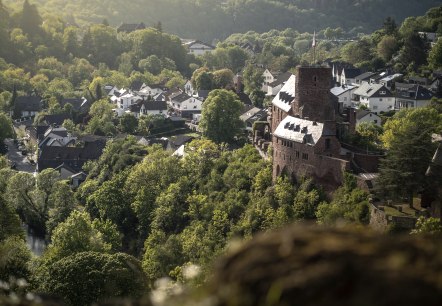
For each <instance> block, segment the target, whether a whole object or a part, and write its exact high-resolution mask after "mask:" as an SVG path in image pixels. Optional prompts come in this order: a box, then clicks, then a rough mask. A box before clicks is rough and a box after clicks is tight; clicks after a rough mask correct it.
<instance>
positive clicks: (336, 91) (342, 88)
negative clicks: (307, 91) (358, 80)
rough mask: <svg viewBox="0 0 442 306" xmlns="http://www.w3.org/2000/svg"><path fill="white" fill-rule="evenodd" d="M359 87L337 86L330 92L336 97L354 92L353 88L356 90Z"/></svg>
mask: <svg viewBox="0 0 442 306" xmlns="http://www.w3.org/2000/svg"><path fill="white" fill-rule="evenodd" d="M356 87H357V86H353V85H345V84H344V85H342V86H336V87H333V88H332V89H330V92H331V93H332V94H333V95H335V96H340V95H342V94H343V93H344V92H347V91H349V90H352V89H353V88H356Z"/></svg>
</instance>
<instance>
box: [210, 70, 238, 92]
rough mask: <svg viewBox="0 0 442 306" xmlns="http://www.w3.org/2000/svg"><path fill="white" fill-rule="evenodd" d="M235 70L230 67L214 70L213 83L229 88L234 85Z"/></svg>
mask: <svg viewBox="0 0 442 306" xmlns="http://www.w3.org/2000/svg"><path fill="white" fill-rule="evenodd" d="M233 76H234V75H233V72H232V70H230V69H220V70H217V71H215V72H213V84H214V87H215V88H227V87H228V86H232V85H233Z"/></svg>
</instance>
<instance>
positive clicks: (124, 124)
mask: <svg viewBox="0 0 442 306" xmlns="http://www.w3.org/2000/svg"><path fill="white" fill-rule="evenodd" d="M137 127H138V120H137V118H135V116H134V115H132V114H124V115H123V116H121V117H120V124H119V125H118V129H119V130H120V131H121V132H122V133H128V134H133V133H134V132H135V131H136V129H137Z"/></svg>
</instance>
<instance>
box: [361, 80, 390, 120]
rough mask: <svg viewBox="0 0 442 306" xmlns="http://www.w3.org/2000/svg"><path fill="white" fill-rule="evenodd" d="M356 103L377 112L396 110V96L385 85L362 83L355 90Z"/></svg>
mask: <svg viewBox="0 0 442 306" xmlns="http://www.w3.org/2000/svg"><path fill="white" fill-rule="evenodd" d="M354 95H355V100H356V103H359V104H360V105H364V106H366V107H367V108H368V109H370V110H371V111H373V112H374V113H375V114H378V113H380V112H388V111H391V110H394V105H395V97H394V95H393V94H392V93H391V91H390V90H388V89H387V88H386V87H385V86H384V85H381V84H368V83H364V84H362V85H361V86H360V87H359V88H358V89H356V90H355V92H354Z"/></svg>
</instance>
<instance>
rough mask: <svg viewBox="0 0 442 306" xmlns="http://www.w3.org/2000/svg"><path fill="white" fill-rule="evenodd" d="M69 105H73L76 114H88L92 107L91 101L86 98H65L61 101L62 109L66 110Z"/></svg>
mask: <svg viewBox="0 0 442 306" xmlns="http://www.w3.org/2000/svg"><path fill="white" fill-rule="evenodd" d="M67 104H70V105H72V109H73V110H74V111H76V112H87V111H88V110H89V107H90V103H89V101H88V100H87V99H86V98H85V97H81V98H63V99H62V100H61V101H60V107H61V108H64V107H65V106H66V105H67Z"/></svg>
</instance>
